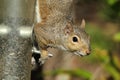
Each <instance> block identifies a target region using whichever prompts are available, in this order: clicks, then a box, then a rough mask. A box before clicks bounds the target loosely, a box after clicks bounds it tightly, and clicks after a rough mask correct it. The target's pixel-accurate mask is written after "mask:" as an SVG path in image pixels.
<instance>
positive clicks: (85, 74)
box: [44, 69, 92, 79]
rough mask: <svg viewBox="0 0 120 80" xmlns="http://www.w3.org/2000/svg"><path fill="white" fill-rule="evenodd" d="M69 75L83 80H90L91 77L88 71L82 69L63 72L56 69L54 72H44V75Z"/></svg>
mask: <svg viewBox="0 0 120 80" xmlns="http://www.w3.org/2000/svg"><path fill="white" fill-rule="evenodd" d="M62 73H63V74H64V73H65V74H69V75H71V76H77V77H82V78H85V79H90V78H91V76H92V73H90V72H89V71H86V70H83V69H76V70H63V69H57V70H54V71H46V72H45V73H44V74H45V75H46V76H47V75H59V74H62Z"/></svg>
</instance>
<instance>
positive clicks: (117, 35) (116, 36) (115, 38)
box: [113, 32, 120, 42]
mask: <svg viewBox="0 0 120 80" xmlns="http://www.w3.org/2000/svg"><path fill="white" fill-rule="evenodd" d="M113 38H114V40H115V41H117V42H120V32H119V33H116V34H115V35H114V37H113Z"/></svg>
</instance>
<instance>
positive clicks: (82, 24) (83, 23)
mask: <svg viewBox="0 0 120 80" xmlns="http://www.w3.org/2000/svg"><path fill="white" fill-rule="evenodd" d="M80 27H81V28H82V29H84V28H85V20H84V19H82V22H81V25H80Z"/></svg>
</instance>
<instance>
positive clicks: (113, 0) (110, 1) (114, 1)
mask: <svg viewBox="0 0 120 80" xmlns="http://www.w3.org/2000/svg"><path fill="white" fill-rule="evenodd" d="M116 1H117V0H107V3H108V4H109V5H113V4H115V3H116Z"/></svg>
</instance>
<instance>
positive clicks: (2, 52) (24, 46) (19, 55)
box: [0, 0, 35, 80]
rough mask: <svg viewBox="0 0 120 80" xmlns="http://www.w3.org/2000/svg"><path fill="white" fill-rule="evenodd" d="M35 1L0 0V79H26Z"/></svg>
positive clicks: (29, 58)
mask: <svg viewBox="0 0 120 80" xmlns="http://www.w3.org/2000/svg"><path fill="white" fill-rule="evenodd" d="M34 4H35V0H0V80H30V75H31V51H30V48H31V39H30V38H31V32H32V25H33V20H34V19H33V18H34V17H33V16H34Z"/></svg>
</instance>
